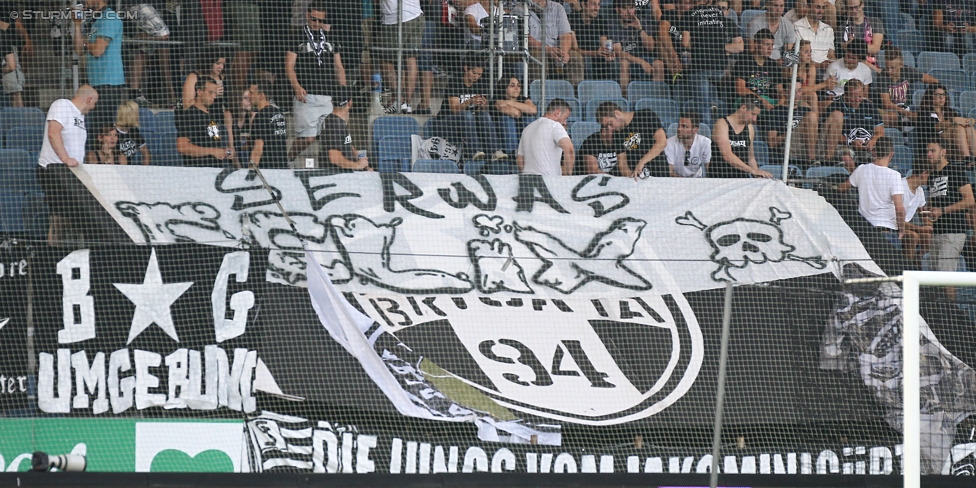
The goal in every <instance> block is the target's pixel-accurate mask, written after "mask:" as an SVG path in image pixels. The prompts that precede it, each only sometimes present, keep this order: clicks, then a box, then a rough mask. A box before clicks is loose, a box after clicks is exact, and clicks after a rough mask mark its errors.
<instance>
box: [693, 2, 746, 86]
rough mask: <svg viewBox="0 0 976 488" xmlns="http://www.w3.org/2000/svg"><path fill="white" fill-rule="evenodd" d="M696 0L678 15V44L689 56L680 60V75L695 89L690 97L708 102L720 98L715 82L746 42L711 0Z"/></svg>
mask: <svg viewBox="0 0 976 488" xmlns="http://www.w3.org/2000/svg"><path fill="white" fill-rule="evenodd" d="M696 3H697V4H696V6H695V7H694V8H692V9H691V10H689V11H688V12H686V13H685V14H684V15H683V16H681V25H680V27H679V28H680V29H681V44H682V47H683V48H684V50H686V52H688V53H689V57H690V59H688V60H687V62H686V61H685V60H683V61H682V67H683V69H682V74H683V75H684V76H685V80H686V83H687V84H688V85H687V86H688V87H693V88H694V89H695V90H696V91H695V92H693V93H691V94H690V95H691V97H692V98H695V99H698V100H701V101H702V102H704V103H709V104H711V103H713V101H714V100H715V99H717V98H719V97H718V96H717V93H716V90H715V88H714V84H715V83H717V82H718V81H719V80H720V79H721V78H722V76H723V75H724V73H725V70H726V68H727V67H728V65H729V60H730V56H734V55H737V54H740V53H742V52H743V51H744V49H745V42H744V41H743V40H742V32H741V31H739V29H738V27H737V26H735V25H734V23H733V22H731V21H729V20H728V19H726V18H725V14H724V13H722V11H721V10H720V9H719V8H718V7H716V6H714V5H712V0H697V2H696Z"/></svg>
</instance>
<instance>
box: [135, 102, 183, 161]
mask: <svg viewBox="0 0 976 488" xmlns="http://www.w3.org/2000/svg"><path fill="white" fill-rule="evenodd" d="M161 113H163V112H161ZM160 128H162V126H160ZM143 136H144V137H145V138H146V144H147V145H148V146H149V153H150V154H152V165H153V166H183V157H182V156H181V155H180V153H179V152H178V151H177V150H176V128H175V127H173V128H171V129H169V130H166V131H159V132H146V133H144V134H143Z"/></svg>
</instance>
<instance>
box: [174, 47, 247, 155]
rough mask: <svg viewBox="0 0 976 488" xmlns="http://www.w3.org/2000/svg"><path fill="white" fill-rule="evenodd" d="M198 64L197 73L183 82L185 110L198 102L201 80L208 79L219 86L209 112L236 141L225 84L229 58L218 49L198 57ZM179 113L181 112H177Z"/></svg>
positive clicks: (209, 50)
mask: <svg viewBox="0 0 976 488" xmlns="http://www.w3.org/2000/svg"><path fill="white" fill-rule="evenodd" d="M197 60H198V64H197V69H196V71H191V72H190V74H188V75H186V80H185V81H184V82H183V99H182V104H183V110H189V108H190V107H192V106H194V105H195V104H196V102H197V100H196V96H197V94H198V93H199V91H198V90H197V87H198V86H199V81H200V80H201V79H208V80H211V81H213V82H214V84H215V85H216V86H217V96H216V97H215V98H214V100H213V102H212V103H211V104H210V108H209V109H208V110H209V111H211V112H213V113H214V114H216V115H218V116H220V117H221V118H222V120H223V123H224V127H227V129H228V133H227V137H228V140H231V141H233V140H234V131H233V128H234V113H233V112H232V111H231V107H230V104H229V103H227V99H228V97H227V94H226V93H225V88H226V85H225V84H224V66H226V63H227V58H225V57H224V55H223V53H221V52H220V51H219V50H218V49H207V50H206V51H205V52H204V53H203V54H201V55H198V56H197ZM177 112H179V110H177ZM231 156H232V157H233V156H234V147H233V144H232V145H231Z"/></svg>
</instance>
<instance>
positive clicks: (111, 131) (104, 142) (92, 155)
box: [85, 125, 129, 165]
mask: <svg viewBox="0 0 976 488" xmlns="http://www.w3.org/2000/svg"><path fill="white" fill-rule="evenodd" d="M118 145H119V133H118V131H116V130H115V126H114V125H106V126H103V127H102V128H101V129H100V130H99V131H98V146H97V147H98V148H97V149H95V150H93V151H88V154H87V155H85V163H86V164H121V165H126V164H129V162H128V160H127V159H126V157H125V154H122V153H121V152H120V151H119V147H118Z"/></svg>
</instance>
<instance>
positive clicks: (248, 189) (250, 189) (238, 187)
mask: <svg viewBox="0 0 976 488" xmlns="http://www.w3.org/2000/svg"><path fill="white" fill-rule="evenodd" d="M214 189H215V190H217V191H219V192H220V193H230V194H233V195H234V203H233V204H232V205H231V207H230V208H231V209H232V210H244V209H245V208H252V207H263V206H265V205H274V203H275V202H279V201H281V190H279V189H277V188H275V187H273V186H269V187H267V188H265V186H264V185H263V184H261V181H259V180H258V179H257V173H256V172H254V171H253V170H236V169H233V168H227V169H225V170H223V171H221V172H220V174H218V175H217V178H216V179H215V180H214ZM269 189H270V190H271V193H270V194H269V193H268V190H269Z"/></svg>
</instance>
